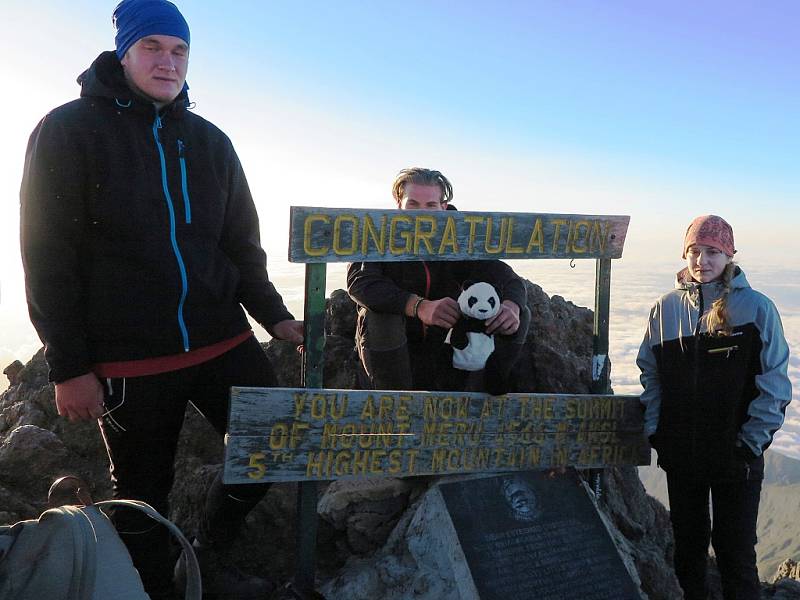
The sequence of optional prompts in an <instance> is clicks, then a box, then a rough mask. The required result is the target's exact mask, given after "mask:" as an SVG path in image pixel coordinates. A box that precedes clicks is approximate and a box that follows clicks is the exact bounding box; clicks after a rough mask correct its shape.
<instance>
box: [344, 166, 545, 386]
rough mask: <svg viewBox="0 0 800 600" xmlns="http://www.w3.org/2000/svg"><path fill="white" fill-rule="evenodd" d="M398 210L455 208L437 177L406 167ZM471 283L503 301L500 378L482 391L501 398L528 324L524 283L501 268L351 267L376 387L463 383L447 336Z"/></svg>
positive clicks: (497, 330)
mask: <svg viewBox="0 0 800 600" xmlns="http://www.w3.org/2000/svg"><path fill="white" fill-rule="evenodd" d="M392 196H394V199H395V202H396V203H397V207H398V208H399V209H400V210H431V211H438V210H454V207H453V206H452V205H451V204H450V200H451V199H452V198H453V186H452V185H451V184H450V182H449V181H448V179H447V178H446V177H445V176H444V175H442V174H441V173H440V172H439V171H434V170H432V169H424V168H419V167H415V168H408V169H403V170H402V171H400V173H399V174H398V175H397V178H396V179H395V181H394V183H393V185H392ZM466 281H486V282H488V283H491V284H492V285H493V286H494V287H495V288H496V289H497V291H498V293H499V295H500V298H501V301H502V302H501V309H500V311H499V312H498V314H497V315H496V316H495V317H493V318H492V319H489V320H488V321H487V330H486V331H487V333H489V334H491V333H494V334H495V338H496V341H497V342H496V343H497V349H496V350H495V353H496V354H497V355H498V356H497V357H496V364H498V365H501V366H502V372H500V373H498V374H497V377H492V378H487V379H486V381H485V382H484V383H483V384H482V385H481V386H479V387H483V386H485V388H486V391H490V392H492V393H495V394H502V393H505V392H506V391H507V388H508V381H507V378H508V375H509V372H510V370H511V367H512V366H513V364H514V363H515V362H516V360H517V359H518V358H519V356H520V353H521V350H522V346H523V344H524V342H525V336H526V334H527V331H528V324H529V323H530V311H529V309H528V307H527V306H526V300H525V298H526V293H525V285H524V284H523V282H522V280H521V279H520V278H519V277H518V276H517V275H516V274H515V273H514V271H513V270H512V269H511V267H509V266H508V265H506V264H505V263H503V262H500V261H497V260H487V261H431V262H429V261H423V260H420V261H410V262H361V263H352V264H351V265H349V267H348V270H347V291H348V293H349V294H350V297H351V298H352V299H353V300H354V301H355V302H356V303H357V304H358V320H357V325H356V345H357V347H358V352H359V356H360V358H361V363H362V365H363V367H364V371H365V373H366V375H367V378H368V380H369V381H368V386H369V387H371V388H372V389H387V390H414V389H416V390H446V389H458V386H460V385H463V382H462V381H461V375H459V374H457V373H455V370H454V369H453V368H452V364H451V357H450V354H449V352H447V349H446V345H445V337H446V335H447V332H448V330H449V329H450V328H451V327H452V326H453V325H455V323H456V321H458V319H459V317H460V316H461V311H460V309H459V306H458V302H457V301H456V298H457V297H458V294H459V291H460V288H461V286H462V284H463V283H464V282H466Z"/></svg>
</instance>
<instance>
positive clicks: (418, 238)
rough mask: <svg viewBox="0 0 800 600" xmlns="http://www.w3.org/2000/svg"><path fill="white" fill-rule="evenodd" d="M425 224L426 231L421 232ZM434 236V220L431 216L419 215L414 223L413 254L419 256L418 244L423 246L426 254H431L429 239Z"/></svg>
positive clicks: (431, 248) (431, 247)
mask: <svg viewBox="0 0 800 600" xmlns="http://www.w3.org/2000/svg"><path fill="white" fill-rule="evenodd" d="M424 224H427V225H428V229H427V231H425V230H423V227H422V226H423V225H424ZM434 235H436V218H435V217H433V216H431V215H419V216H417V218H416V220H415V221H414V254H419V246H420V242H421V243H423V244H425V247H426V248H427V249H428V254H433V246H431V238H432V237H433V236H434Z"/></svg>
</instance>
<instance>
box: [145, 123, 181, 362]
mask: <svg viewBox="0 0 800 600" xmlns="http://www.w3.org/2000/svg"><path fill="white" fill-rule="evenodd" d="M159 129H161V117H160V116H159V115H158V112H156V120H155V121H153V138H154V139H155V141H156V148H158V157H159V159H160V160H161V187H163V188H164V198H165V200H166V201H167V208H168V209H169V238H170V242H172V251H173V252H174V253H175V259H176V260H177V261H178V270H179V271H180V273H181V299H180V302H178V327H180V330H181V336H182V337H183V349H184V351H186V352H188V351H189V332H188V330H187V329H186V323H185V321H184V320H183V304H184V302H186V294H187V292H188V290H189V282H188V280H187V277H186V265H185V264H184V263H183V256H181V251H180V248H178V239H177V237H176V236H175V207H174V206H173V204H172V196H171V195H170V193H169V185H167V161H166V158H165V157H164V148H163V147H162V145H161V140H160V139H159V138H158V130H159ZM183 172H184V171H183V169H181V175H183ZM183 189H184V193H185V190H186V188H185V187H184V188H183ZM187 198H188V196H187Z"/></svg>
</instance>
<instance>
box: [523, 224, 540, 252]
mask: <svg viewBox="0 0 800 600" xmlns="http://www.w3.org/2000/svg"><path fill="white" fill-rule="evenodd" d="M534 247H535V248H536V249H537V251H538V252H539V254H542V253H543V252H544V234H543V233H542V220H541V219H536V223H534V224H533V231H531V239H529V240H528V247H527V248H525V254H530V253H531V250H533V249H534Z"/></svg>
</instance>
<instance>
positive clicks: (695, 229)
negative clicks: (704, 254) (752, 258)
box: [683, 215, 736, 258]
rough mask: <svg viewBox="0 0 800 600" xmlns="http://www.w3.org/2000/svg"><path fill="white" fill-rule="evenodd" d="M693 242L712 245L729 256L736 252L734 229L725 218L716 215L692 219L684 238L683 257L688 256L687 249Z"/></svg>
mask: <svg viewBox="0 0 800 600" xmlns="http://www.w3.org/2000/svg"><path fill="white" fill-rule="evenodd" d="M692 244H699V245H700V246H711V247H712V248H716V249H717V250H720V251H722V252H724V253H725V254H727V255H728V256H733V255H734V254H735V253H736V249H735V248H734V245H733V229H731V226H730V225H728V222H727V221H726V220H725V219H723V218H722V217H718V216H716V215H703V216H702V217H697V218H696V219H695V220H694V221H692V224H691V225H689V229H687V230H686V237H685V238H684V239H683V258H686V249H687V248H689V246H691V245H692Z"/></svg>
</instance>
